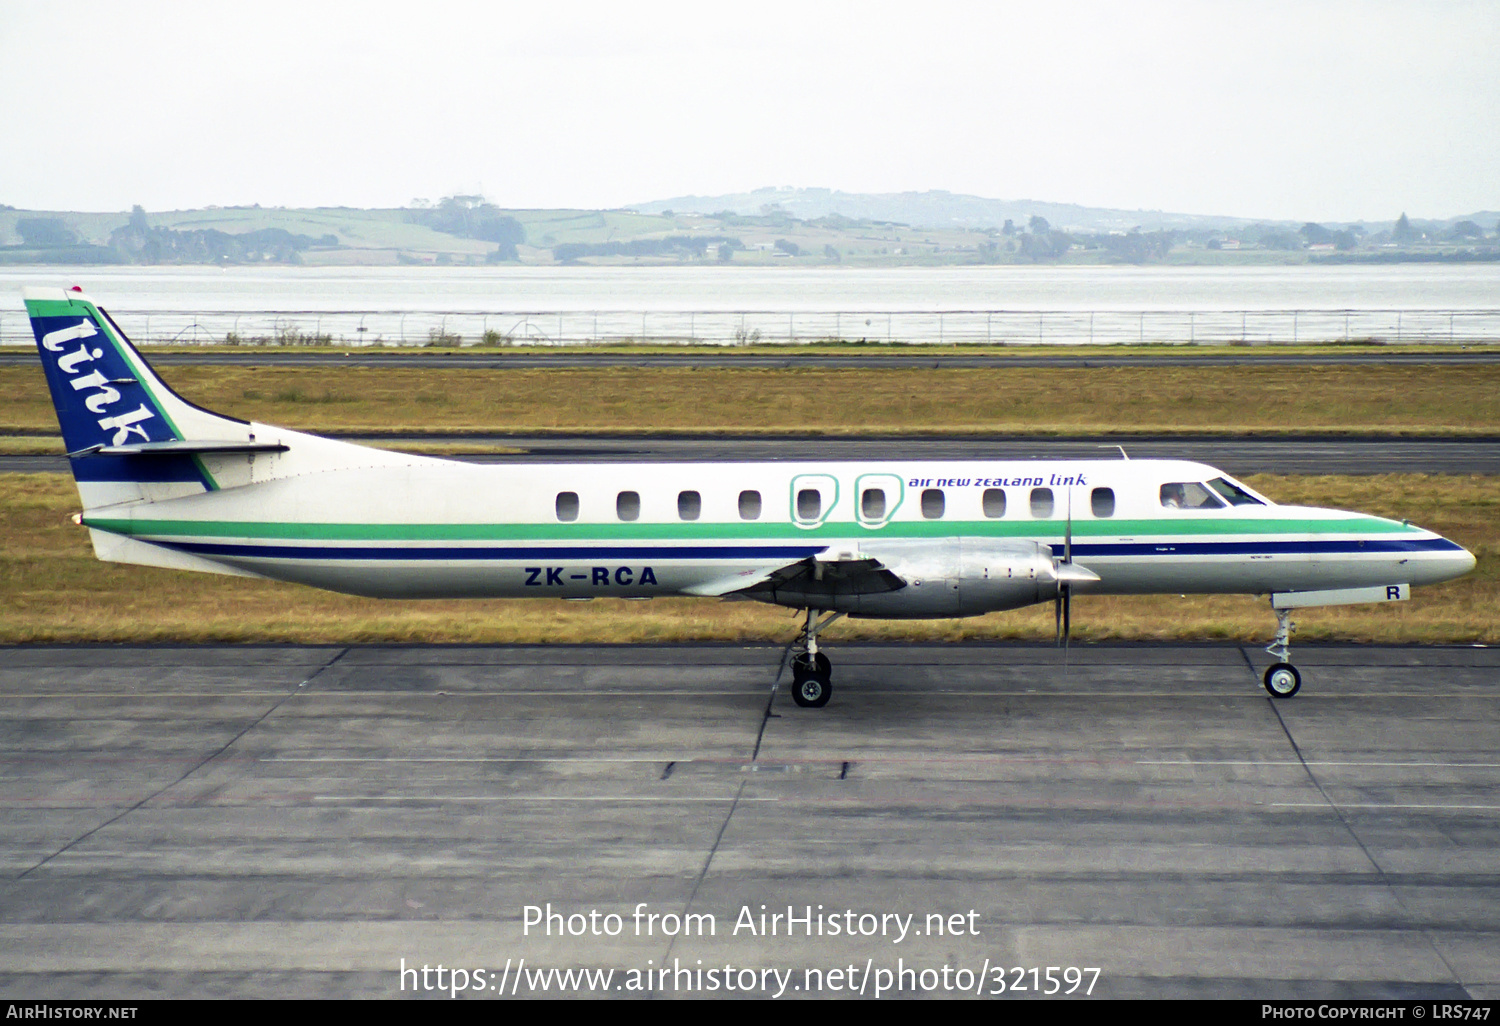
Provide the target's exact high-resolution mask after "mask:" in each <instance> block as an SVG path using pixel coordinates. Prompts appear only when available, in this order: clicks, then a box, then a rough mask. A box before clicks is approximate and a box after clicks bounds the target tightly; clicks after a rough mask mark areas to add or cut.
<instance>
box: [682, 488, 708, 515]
mask: <svg viewBox="0 0 1500 1026" xmlns="http://www.w3.org/2000/svg"><path fill="white" fill-rule="evenodd" d="M702 515H703V496H701V495H699V494H698V493H697V492H678V493H677V517H678V519H680V520H697V519H698V518H699V517H700V516H702Z"/></svg>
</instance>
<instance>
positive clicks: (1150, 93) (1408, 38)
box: [0, 0, 1500, 221]
mask: <svg viewBox="0 0 1500 1026" xmlns="http://www.w3.org/2000/svg"><path fill="white" fill-rule="evenodd" d="M762 186H804V187H806V186H817V187H824V188H832V189H841V190H844V191H848V192H901V191H907V190H915V191H924V190H929V189H946V190H948V191H950V192H959V193H972V194H976V195H980V196H986V197H991V198H997V199H1016V200H1019V199H1031V200H1043V201H1050V202H1059V203H1079V204H1084V205H1088V206H1100V207H1117V208H1124V209H1131V210H1134V209H1145V210H1166V211H1172V212H1179V213H1194V214H1218V215H1227V216H1240V217H1263V218H1274V219H1290V220H1299V221H1301V220H1316V221H1353V220H1360V219H1364V220H1390V219H1392V218H1394V217H1395V216H1396V215H1397V214H1399V213H1401V212H1403V211H1404V212H1406V213H1408V214H1409V215H1410V216H1412V217H1433V218H1437V217H1452V216H1458V215H1462V214H1466V213H1471V212H1474V211H1478V210H1496V209H1500V0H1476V2H1466V0H1411V2H1383V0H1294V2H1280V0H1253V2H1239V0H1193V2H1181V3H1177V2H1163V0H1130V2H1128V3H1122V2H1119V0H1112V2H1108V3H1092V2H1076V3H1070V2H1066V0H1052V2H1046V3H1043V2H1029V3H1007V2H1003V0H1002V2H997V0H988V2H982V3H968V2H942V0H923V2H921V3H918V2H915V0H905V2H902V3H883V2H876V0H864V2H859V3H843V2H826V3H825V2H818V0H802V2H799V3H782V2H776V0H757V2H755V3H753V4H751V3H735V4H727V3H704V2H702V0H697V2H693V3H653V2H645V0H642V2H636V3H629V4H622V3H619V2H617V0H616V2H610V3H590V2H567V0H552V2H549V3H546V4H540V3H536V2H535V0H528V2H525V3H483V4H481V3H474V4H450V3H444V2H432V0H426V2H423V3H419V4H416V3H406V4H396V3H382V2H374V0H370V2H364V3H357V4H339V3H323V2H308V0H300V2H297V3H280V2H274V0H257V2H255V3H245V4H238V5H228V4H189V3H186V2H182V3H153V2H132V3H118V2H112V3H85V2H69V0H46V2H32V0H0V203H6V204H10V205H12V206H16V207H22V208H27V209H57V210H124V209H128V208H129V207H130V206H131V205H132V204H136V203H139V204H141V205H142V206H144V207H145V208H146V209H147V210H168V209H182V208H188V207H200V206H207V205H210V204H218V205H223V206H228V205H234V204H250V203H260V204H262V205H264V206H352V207H373V206H402V205H406V204H408V203H410V202H411V201H412V200H413V199H416V198H423V199H431V200H436V199H439V198H441V197H442V196H446V195H453V194H466V193H476V192H477V193H482V194H483V195H485V196H487V197H488V198H489V199H490V200H491V201H492V202H494V203H496V204H498V205H500V206H502V207H510V208H515V207H584V208H608V207H619V206H628V205H630V204H632V203H640V202H646V201H648V200H653V199H662V198H667V197H672V196H679V195H685V194H699V195H714V194H719V193H725V192H737V191H749V190H751V189H755V188H759V187H762Z"/></svg>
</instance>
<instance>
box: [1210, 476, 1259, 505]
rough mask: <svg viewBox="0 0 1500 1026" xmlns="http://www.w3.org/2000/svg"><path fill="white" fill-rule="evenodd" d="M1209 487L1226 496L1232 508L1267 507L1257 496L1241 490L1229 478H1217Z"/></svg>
mask: <svg viewBox="0 0 1500 1026" xmlns="http://www.w3.org/2000/svg"><path fill="white" fill-rule="evenodd" d="M1208 486H1209V487H1210V488H1212V489H1213V490H1214V491H1216V492H1218V493H1219V494H1220V495H1222V496H1224V498H1225V499H1227V500H1229V504H1230V505H1231V506H1264V505H1265V503H1264V502H1261V501H1260V500H1259V499H1257V498H1256V497H1255V496H1253V495H1251V494H1250V493H1249V492H1247V491H1245V489H1243V488H1241V487H1240V486H1239V485H1237V484H1235V483H1234V482H1233V481H1230V480H1228V479H1227V478H1222V477H1216V478H1214V479H1213V480H1212V481H1210V482H1209V483H1208Z"/></svg>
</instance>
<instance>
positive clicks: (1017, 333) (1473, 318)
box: [0, 264, 1500, 344]
mask: <svg viewBox="0 0 1500 1026" xmlns="http://www.w3.org/2000/svg"><path fill="white" fill-rule="evenodd" d="M72 284H79V285H82V286H83V287H84V289H85V290H86V291H87V292H88V293H89V294H90V295H91V296H92V297H93V298H94V299H95V300H97V301H98V302H100V303H101V304H102V305H104V306H105V307H107V308H108V309H109V310H110V311H111V312H112V313H113V314H114V315H115V317H116V318H117V319H118V320H119V321H120V322H121V324H122V326H123V327H124V328H125V330H126V331H127V332H129V333H130V334H131V335H132V336H133V337H135V338H136V339H137V341H142V342H148V343H161V342H170V341H178V342H188V341H198V342H210V341H221V340H222V339H223V338H224V336H225V335H227V334H229V333H231V332H233V333H235V334H236V335H238V336H240V337H242V338H257V337H258V338H273V337H276V336H278V335H279V336H282V337H287V335H288V333H292V335H293V337H295V336H296V335H302V336H309V335H312V336H318V335H330V336H333V337H334V338H336V339H341V340H344V341H348V342H376V341H383V342H390V343H405V344H414V343H423V342H427V341H429V340H430V339H432V338H433V337H434V336H448V337H450V338H451V337H452V336H457V337H459V338H461V339H462V340H463V341H464V342H465V343H472V342H476V341H479V340H480V339H481V338H482V337H483V336H484V333H485V332H486V331H489V332H493V333H495V334H496V335H499V336H504V337H508V338H510V339H512V340H515V341H521V340H528V341H531V342H535V343H558V342H577V341H591V340H594V339H600V340H620V339H627V338H629V339H639V338H645V339H649V340H657V339H660V340H679V341H681V340H686V339H689V338H696V339H702V340H707V341H714V342H735V341H754V340H765V341H789V340H790V341H809V340H813V339H818V338H845V339H855V338H866V339H870V340H887V339H889V340H907V341H930V342H936V341H944V342H954V341H968V342H983V341H991V342H1002V341H1008V342H1057V343H1077V342H1088V341H1094V342H1134V341H1172V342H1187V341H1194V342H1209V343H1212V342H1228V341H1237V340H1240V339H1244V340H1245V341H1252V342H1253V341H1292V340H1296V341H1315V340H1333V339H1341V338H1346V337H1348V338H1381V339H1389V340H1392V341H1395V340H1398V339H1399V340H1401V341H1421V340H1427V341H1447V340H1449V339H1450V338H1451V339H1453V340H1454V341H1465V340H1475V341H1478V340H1481V339H1484V340H1493V339H1496V338H1500V265H1497V264H1444V265H1434V264H1398V265H1381V266H1309V265H1300V266H1290V267H1015V266H994V267H973V268H955V267H944V268H890V269H866V268H841V267H828V268H791V267H788V268H750V267H743V268H736V267H719V266H694V267H309V268H301V267H230V268H216V267H76V268H69V267H26V268H9V267H8V268H3V269H0V340H3V341H4V342H9V343H17V342H23V341H29V332H28V331H27V330H26V325H25V323H24V321H21V320H19V319H18V316H17V315H19V313H20V310H21V304H20V296H19V288H20V286H22V285H61V286H66V285H72Z"/></svg>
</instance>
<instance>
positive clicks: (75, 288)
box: [68, 285, 83, 292]
mask: <svg viewBox="0 0 1500 1026" xmlns="http://www.w3.org/2000/svg"><path fill="white" fill-rule="evenodd" d="M68 291H70V292H82V291H83V286H82V285H74V286H73V287H72V288H71V289H69V290H68Z"/></svg>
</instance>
